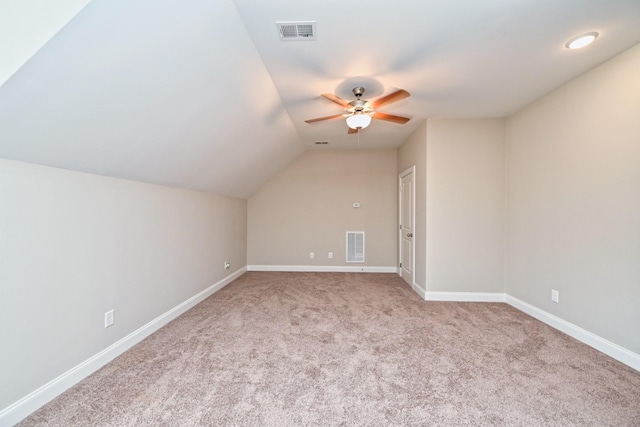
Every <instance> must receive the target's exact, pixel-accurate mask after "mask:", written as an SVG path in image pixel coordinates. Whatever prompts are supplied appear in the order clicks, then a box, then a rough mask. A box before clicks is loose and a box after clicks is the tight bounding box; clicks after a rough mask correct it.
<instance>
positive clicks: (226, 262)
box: [224, 261, 231, 270]
mask: <svg viewBox="0 0 640 427" xmlns="http://www.w3.org/2000/svg"><path fill="white" fill-rule="evenodd" d="M230 267H231V264H229V261H225V262H224V269H225V270H228V269H229V268H230Z"/></svg>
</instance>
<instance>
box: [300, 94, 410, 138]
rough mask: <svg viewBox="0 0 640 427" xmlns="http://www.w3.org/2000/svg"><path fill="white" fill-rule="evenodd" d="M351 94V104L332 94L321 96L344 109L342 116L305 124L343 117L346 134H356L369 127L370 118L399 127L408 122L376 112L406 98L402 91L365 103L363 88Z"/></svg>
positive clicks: (309, 121) (313, 120) (336, 115)
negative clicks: (347, 129)
mask: <svg viewBox="0 0 640 427" xmlns="http://www.w3.org/2000/svg"><path fill="white" fill-rule="evenodd" d="M353 94H354V95H355V96H356V99H354V100H353V101H351V102H347V101H345V100H344V99H342V98H340V97H338V96H336V95H334V94H332V93H323V94H321V96H322V97H323V98H326V99H328V100H329V101H332V102H335V103H336V104H338V105H339V106H341V107H342V108H344V111H345V112H344V113H342V114H334V115H333V116H327V117H319V118H317V119H309V120H305V123H314V122H319V121H322V120H331V119H337V118H339V117H345V118H346V119H347V126H349V131H348V132H347V133H358V131H359V130H361V129H364V128H366V127H367V126H369V124H370V123H371V119H372V118H374V119H378V120H386V121H388V122H393V123H398V124H401V125H403V124H405V123H407V122H408V121H409V118H408V117H402V116H394V115H392V114H386V113H381V112H379V111H376V110H377V109H378V108H380V107H382V106H384V105H387V104H391V103H392V102H397V101H400V100H401V99H404V98H408V97H409V96H410V94H409V92H407V91H406V90H404V89H398V90H396V91H395V92H392V93H390V94H389V95H386V96H383V97H382V98H379V99H376V100H375V101H367V100H364V99H362V95H363V94H364V88H363V87H360V86H358V87H354V88H353Z"/></svg>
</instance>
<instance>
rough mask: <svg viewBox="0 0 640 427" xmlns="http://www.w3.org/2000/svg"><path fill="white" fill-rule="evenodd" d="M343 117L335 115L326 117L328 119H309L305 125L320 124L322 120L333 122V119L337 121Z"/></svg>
mask: <svg viewBox="0 0 640 427" xmlns="http://www.w3.org/2000/svg"><path fill="white" fill-rule="evenodd" d="M340 117H342V114H334V115H333V116H326V117H318V118H317V119H309V120H305V121H304V122H305V123H315V122H320V121H322V120H331V119H337V118H340Z"/></svg>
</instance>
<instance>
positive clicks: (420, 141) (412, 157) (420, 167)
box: [398, 120, 427, 294]
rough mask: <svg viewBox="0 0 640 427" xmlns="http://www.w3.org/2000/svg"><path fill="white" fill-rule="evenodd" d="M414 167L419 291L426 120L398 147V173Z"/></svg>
mask: <svg viewBox="0 0 640 427" xmlns="http://www.w3.org/2000/svg"><path fill="white" fill-rule="evenodd" d="M412 166H415V167H416V176H415V181H416V188H415V194H416V200H415V204H416V205H415V213H416V217H415V227H416V228H415V230H414V232H413V235H414V244H415V247H416V249H415V250H416V253H415V260H416V265H415V266H414V270H415V283H414V285H415V286H417V287H418V288H419V291H420V293H422V294H424V292H425V291H426V277H427V276H426V267H427V121H426V120H425V121H424V122H423V123H422V124H421V125H420V127H419V128H418V129H416V130H415V131H414V132H413V133H412V134H411V136H410V137H409V138H408V139H407V140H406V141H405V142H404V143H403V144H402V146H401V147H400V148H399V149H398V173H399V174H400V173H402V172H404V171H406V170H407V169H409V168H410V167H412Z"/></svg>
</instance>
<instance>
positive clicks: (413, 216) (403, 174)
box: [397, 165, 416, 289]
mask: <svg viewBox="0 0 640 427" xmlns="http://www.w3.org/2000/svg"><path fill="white" fill-rule="evenodd" d="M409 174H411V210H412V212H411V229H412V230H413V238H412V239H411V264H412V266H411V288H412V289H416V237H415V236H416V166H415V165H413V166H411V167H410V168H408V169H406V170H404V171H402V172H401V173H400V174H399V175H398V224H397V225H398V264H397V265H398V276H400V277H402V267H400V261H401V260H402V179H403V178H404V177H406V176H407V175H409Z"/></svg>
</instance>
